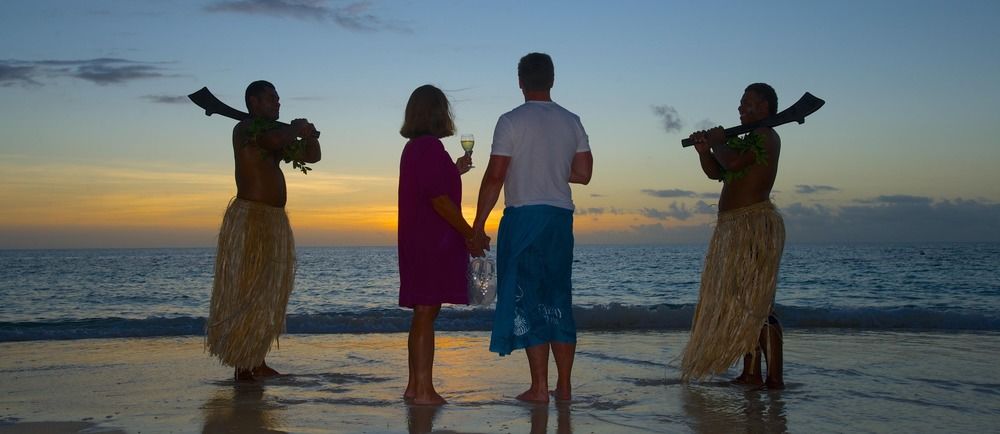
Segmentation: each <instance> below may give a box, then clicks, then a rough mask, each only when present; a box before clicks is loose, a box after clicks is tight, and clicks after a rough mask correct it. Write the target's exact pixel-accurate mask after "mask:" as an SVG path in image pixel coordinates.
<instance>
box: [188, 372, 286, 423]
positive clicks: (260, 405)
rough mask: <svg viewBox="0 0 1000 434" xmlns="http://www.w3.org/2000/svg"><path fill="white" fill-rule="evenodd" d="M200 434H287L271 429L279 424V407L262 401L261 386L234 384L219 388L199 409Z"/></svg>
mask: <svg viewBox="0 0 1000 434" xmlns="http://www.w3.org/2000/svg"><path fill="white" fill-rule="evenodd" d="M202 410H204V414H205V424H204V426H203V427H202V430H201V432H202V434H215V433H252V434H265V433H266V434H287V433H286V432H285V431H279V430H275V429H272V428H273V427H275V426H278V425H280V424H281V415H280V413H281V411H280V410H282V407H281V406H279V405H277V404H273V403H268V402H266V401H265V400H264V386H263V385H261V384H235V385H232V386H226V387H223V388H220V389H219V390H217V391H216V392H215V395H214V396H212V398H211V399H209V400H208V402H206V403H205V405H204V406H203V407H202Z"/></svg>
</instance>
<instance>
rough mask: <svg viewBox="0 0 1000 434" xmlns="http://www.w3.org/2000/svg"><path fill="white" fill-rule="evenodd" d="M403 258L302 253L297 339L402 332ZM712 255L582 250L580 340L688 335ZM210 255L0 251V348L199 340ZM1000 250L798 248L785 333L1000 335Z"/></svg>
mask: <svg viewBox="0 0 1000 434" xmlns="http://www.w3.org/2000/svg"><path fill="white" fill-rule="evenodd" d="M395 253H396V251H395V249H394V248H387V247H383V248H304V249H300V251H299V269H298V271H297V276H296V288H295V292H294V293H293V294H292V298H291V301H290V303H289V308H288V313H289V316H288V332H289V333H301V334H322V333H374V332H402V331H406V330H407V329H408V328H409V322H410V312H409V311H408V310H405V309H401V308H398V307H397V306H396V302H397V298H396V297H397V288H398V282H399V280H398V274H397V272H396V256H395ZM703 255H704V246H653V247H651V246H580V247H578V248H577V249H576V251H575V260H574V274H573V282H574V305H575V310H574V315H575V317H576V320H577V323H578V326H579V328H580V329H582V330H611V331H615V330H622V331H629V330H681V329H687V328H688V327H689V326H690V322H691V315H692V312H693V306H694V305H695V303H696V302H697V293H698V282H699V278H700V269H701V266H702V256H703ZM213 260H214V251H213V250H212V249H146V250H62V251H60V250H49V251H0V264H2V265H3V266H2V267H0V300H3V303H0V341H23V340H49V339H60V340H64V339H84V338H105V337H143V336H183V335H200V334H202V333H203V329H204V321H205V319H204V316H205V314H206V312H207V309H208V308H207V306H208V301H209V297H210V288H211V284H212V266H213ZM997 263H1000V244H940V245H893V246H885V245H861V246H844V245H789V246H788V247H787V248H786V251H785V255H784V257H783V263H782V268H781V275H780V279H779V280H780V281H779V289H778V295H777V298H776V302H777V307H776V310H777V311H778V314H779V316H780V317H781V320H782V322H783V324H784V325H785V327H789V328H802V329H820V328H832V329H862V330H864V329H871V330H978V331H997V330H1000V273H998V272H997V270H996V268H995V265H996V264H997ZM491 324H492V310H491V309H480V308H469V307H462V306H449V307H447V308H445V309H443V310H442V312H441V316H440V317H439V319H438V321H437V328H438V329H440V330H456V331H466V330H467V331H479V330H489V328H490V326H491Z"/></svg>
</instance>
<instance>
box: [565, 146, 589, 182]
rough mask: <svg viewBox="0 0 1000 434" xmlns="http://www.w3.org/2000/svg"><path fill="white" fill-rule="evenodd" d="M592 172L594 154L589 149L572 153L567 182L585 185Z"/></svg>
mask: <svg viewBox="0 0 1000 434" xmlns="http://www.w3.org/2000/svg"><path fill="white" fill-rule="evenodd" d="M593 172H594V154H592V153H591V152H590V151H586V152H577V153H576V155H573V164H572V165H571V166H570V172H569V182H571V183H573V184H583V185H587V184H589V183H590V176H591V174H593Z"/></svg>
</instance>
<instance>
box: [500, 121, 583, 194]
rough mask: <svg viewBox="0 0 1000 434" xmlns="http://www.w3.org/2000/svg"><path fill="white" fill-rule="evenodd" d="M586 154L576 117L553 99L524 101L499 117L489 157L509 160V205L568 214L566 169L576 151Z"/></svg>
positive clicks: (505, 187) (567, 169) (507, 192)
mask: <svg viewBox="0 0 1000 434" xmlns="http://www.w3.org/2000/svg"><path fill="white" fill-rule="evenodd" d="M589 151H590V141H589V140H588V138H587V132H586V131H584V129H583V124H581V123H580V117H579V116H577V115H575V114H573V113H572V112H570V111H569V110H566V109H564V108H563V107H562V106H560V105H559V104H556V103H554V102H552V101H527V102H525V103H524V104H522V105H520V106H519V107H517V108H515V109H514V110H511V111H509V112H507V113H504V114H503V116H500V119H499V120H498V121H497V126H496V129H494V130H493V150H492V151H491V152H490V153H491V154H492V155H502V156H506V157H510V165H508V166H507V178H506V179H505V180H504V184H503V185H504V187H503V188H504V201H505V202H506V205H507V206H509V207H516V206H525V205H552V206H556V207H559V208H566V209H570V210H571V209H574V207H573V197H572V192H571V190H570V188H569V174H570V166H571V165H572V164H573V157H574V156H575V155H576V154H577V153H578V152H589Z"/></svg>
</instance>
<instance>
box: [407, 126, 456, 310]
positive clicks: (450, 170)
mask: <svg viewBox="0 0 1000 434" xmlns="http://www.w3.org/2000/svg"><path fill="white" fill-rule="evenodd" d="M441 195H447V196H448V197H449V198H451V200H452V202H454V203H455V205H457V206H459V209H461V204H462V179H461V177H460V176H459V174H458V168H457V167H455V163H454V162H453V161H452V160H451V156H450V155H448V152H447V151H445V150H444V145H443V144H442V143H441V141H440V140H438V139H437V138H436V137H434V136H430V135H427V136H420V137H417V138H415V139H411V140H410V141H409V142H407V143H406V146H405V147H404V148H403V155H402V157H400V161H399V221H398V235H397V236H398V240H397V242H398V246H399V247H398V248H399V305H400V306H404V307H410V308H412V307H413V306H415V305H418V304H441V303H451V304H468V303H469V299H468V297H469V296H468V294H467V293H466V277H465V270H466V268H467V267H468V265H469V253H468V251H467V250H466V249H465V240H464V239H463V238H462V235H460V234H459V233H458V231H456V230H455V229H454V228H453V227H451V225H449V224H448V222H446V221H445V220H444V219H443V218H441V216H440V215H439V214H438V213H437V212H436V211H434V207H433V206H432V205H431V199H432V198H435V197H437V196H441Z"/></svg>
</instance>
